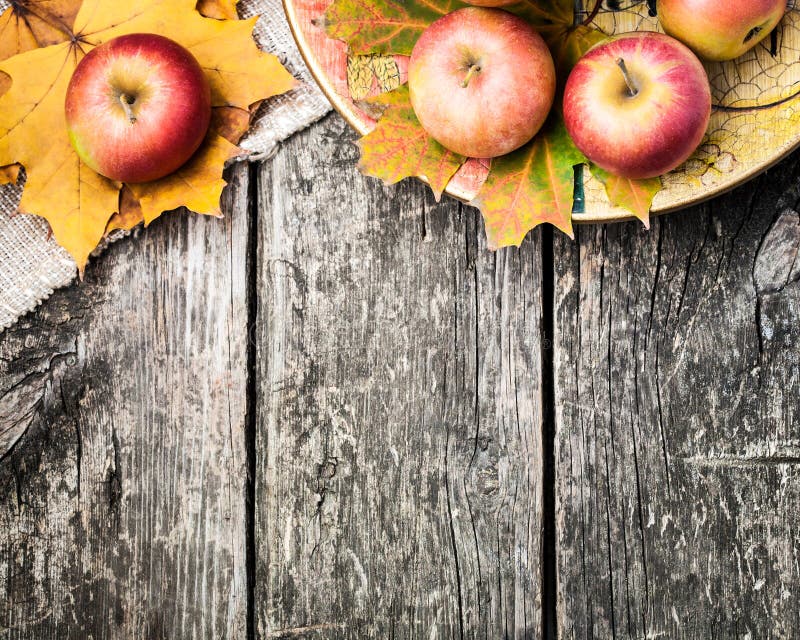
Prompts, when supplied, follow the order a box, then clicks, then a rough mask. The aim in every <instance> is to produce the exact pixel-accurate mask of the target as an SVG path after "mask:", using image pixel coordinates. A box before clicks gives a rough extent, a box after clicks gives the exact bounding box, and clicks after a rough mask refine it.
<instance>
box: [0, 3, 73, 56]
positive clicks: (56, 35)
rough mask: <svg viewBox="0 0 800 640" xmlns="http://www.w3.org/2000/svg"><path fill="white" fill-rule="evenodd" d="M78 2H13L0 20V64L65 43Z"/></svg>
mask: <svg viewBox="0 0 800 640" xmlns="http://www.w3.org/2000/svg"><path fill="white" fill-rule="evenodd" d="M80 6H81V0H15V2H13V3H12V5H11V6H10V7H8V9H6V10H5V11H4V12H3V15H1V16H0V60H5V59H6V58H10V57H11V56H14V55H17V54H18V53H23V52H24V51H31V50H32V49H38V48H39V47H46V46H48V45H51V44H57V43H59V42H66V41H68V40H69V39H70V37H71V34H72V25H73V23H74V21H75V16H76V15H77V13H78V9H79V7H80Z"/></svg>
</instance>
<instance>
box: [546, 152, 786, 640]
mask: <svg viewBox="0 0 800 640" xmlns="http://www.w3.org/2000/svg"><path fill="white" fill-rule="evenodd" d="M798 196H799V194H798V164H797V160H796V159H792V160H791V161H789V162H786V163H784V164H782V165H781V166H780V167H779V168H777V169H774V170H772V171H770V172H769V173H768V174H767V175H765V176H762V177H761V178H759V179H757V180H755V181H754V182H752V183H750V184H748V185H746V186H744V187H742V188H740V189H738V190H737V191H735V192H733V193H731V194H729V195H726V196H724V197H722V198H719V199H717V200H715V201H713V202H711V203H709V204H707V205H705V206H702V207H698V208H694V209H692V210H690V211H688V212H685V213H682V214H676V215H670V216H667V217H664V218H662V219H658V220H655V221H654V222H653V228H652V230H651V231H650V232H649V233H648V232H646V231H643V230H642V229H641V228H640V227H639V226H637V225H635V224H625V225H614V226H607V227H601V226H596V227H587V228H581V229H579V231H578V234H577V242H576V243H571V242H569V241H568V240H565V239H559V240H558V241H557V243H556V248H555V253H556V255H557V256H558V260H556V262H555V269H556V277H555V294H554V298H555V311H554V314H555V316H554V326H555V335H556V339H555V352H554V365H555V371H554V377H555V392H556V393H555V400H556V402H555V410H556V427H557V433H556V447H555V469H556V501H557V503H556V521H557V550H558V556H557V560H558V618H559V631H560V633H559V637H560V638H564V639H568V638H580V639H584V638H612V637H620V638H622V637H624V638H670V639H671V638H693V639H698V640H699V639H703V640H707V639H711V638H726V639H727V638H731V639H732V638H742V639H745V638H747V639H750V640H756V639H758V640H761V639H771V638H786V639H789V638H798V637H800V606H798V598H800V564H799V563H800V518H799V516H798V514H799V513H800V483H799V482H798V480H799V479H800V466H798V463H800V412H799V411H798V409H800V354H799V352H798V338H800V324H798V320H799V319H800V284H798V278H799V277H800V264H796V262H797V260H796V259H797V255H798V248H799V247H800V218H799V217H798V213H797V210H798Z"/></svg>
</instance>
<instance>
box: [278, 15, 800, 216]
mask: <svg viewBox="0 0 800 640" xmlns="http://www.w3.org/2000/svg"><path fill="white" fill-rule="evenodd" d="M407 1H409V2H413V1H416V0H407ZM283 2H284V8H285V10H286V16H287V18H288V20H289V25H290V26H291V28H292V33H293V34H294V37H295V40H296V41H297V45H298V47H299V49H300V52H301V53H302V55H303V58H304V59H305V61H306V64H307V65H308V67H309V69H310V71H311V73H312V75H313V76H314V78H315V79H316V81H317V82H318V83H319V86H320V87H321V88H322V90H323V92H324V93H325V95H326V96H327V97H328V99H329V100H330V101H331V103H332V104H333V106H334V107H335V108H336V110H337V111H338V112H339V113H341V114H342V116H344V118H345V119H346V120H347V121H348V122H349V123H350V125H351V126H352V127H354V128H355V129H356V130H357V131H358V132H359V133H360V134H362V135H363V134H365V133H367V132H368V131H370V130H371V129H372V127H373V126H374V125H375V121H374V120H373V119H372V118H370V116H369V115H367V114H366V113H365V112H364V111H363V110H361V109H360V108H359V107H358V106H357V103H358V101H359V100H362V99H364V98H367V97H369V96H372V95H376V94H378V93H381V92H383V91H389V90H391V89H393V88H395V87H397V86H399V85H400V84H401V83H402V82H405V80H406V68H407V62H408V59H407V58H405V57H403V56H394V57H387V56H381V55H368V56H349V55H348V52H347V45H346V44H345V43H343V42H340V41H338V40H333V39H331V38H328V37H327V35H326V33H325V29H324V14H325V10H326V9H327V8H328V6H329V5H330V4H331V0H283ZM796 3H800V0H790V1H789V10H788V12H787V14H786V16H785V18H784V20H783V22H782V23H781V26H780V27H779V28H778V29H777V30H776V31H775V32H774V33H773V34H771V36H770V37H767V38H766V39H765V40H764V41H763V42H762V43H760V44H759V45H757V46H756V47H755V48H754V49H752V50H751V51H750V52H748V53H747V54H745V55H744V56H742V57H741V58H739V59H737V60H735V61H732V62H726V63H710V64H707V65H706V70H707V71H708V75H709V79H710V81H711V89H712V95H713V103H714V109H713V112H712V115H711V123H710V125H709V129H708V133H707V135H706V138H705V139H704V141H703V143H702V144H701V146H700V147H699V148H698V150H697V151H696V152H695V154H694V155H693V156H692V158H690V159H689V161H688V162H686V163H685V164H684V165H683V166H681V167H679V168H678V169H676V170H675V171H672V172H671V173H669V174H667V175H666V176H664V177H663V185H664V188H663V189H662V190H661V191H660V192H659V193H658V194H657V195H656V198H655V200H654V201H653V208H652V213H653V214H660V213H666V212H669V211H674V210H676V209H681V208H683V207H687V206H689V205H692V204H696V203H698V202H701V201H703V200H707V199H709V198H712V197H714V196H716V195H719V194H720V193H723V192H725V191H728V190H730V189H732V188H734V187H736V186H737V185H739V184H741V183H742V182H744V181H746V180H748V179H750V178H752V177H753V176H755V175H757V174H759V173H761V172H762V171H764V170H766V169H768V168H769V167H770V166H772V165H773V164H775V163H776V162H778V161H779V160H781V159H782V158H784V157H786V156H787V155H788V154H790V153H791V152H792V151H793V150H794V149H795V148H797V147H798V146H800V98H799V97H798V96H800V9H798V8H796V6H795V5H796ZM594 4H595V0H584V5H589V6H590V7H594ZM610 4H614V5H615V6H616V5H622V8H618V9H610V8H606V3H605V2H604V6H603V8H602V9H601V10H600V11H599V12H598V13H597V15H596V17H595V18H594V20H593V24H594V25H595V26H597V27H598V28H600V29H602V30H603V31H604V32H605V33H608V34H612V33H623V32H627V31H634V30H643V31H657V30H659V25H658V20H657V18H655V17H653V16H651V15H650V12H649V7H648V4H649V3H648V2H647V1H646V0H630V1H628V2H623V3H618V2H617V3H610ZM584 12H585V13H586V14H587V15H588V11H587V10H586V9H584ZM488 169H489V162H488V161H486V160H476V159H471V160H468V161H467V162H466V163H465V164H464V166H463V167H462V168H461V169H460V170H459V172H458V173H457V174H456V175H455V176H454V178H453V180H452V181H451V182H450V185H449V186H448V188H447V191H446V193H448V194H450V195H451V196H454V197H456V198H459V199H461V200H464V201H470V200H472V199H473V198H474V196H475V195H476V193H477V192H478V190H479V189H480V186H481V184H483V181H484V180H485V179H486V175H487V173H488ZM584 193H585V211H584V212H582V213H575V214H573V221H574V222H613V221H621V220H628V219H630V217H631V216H630V213H629V212H628V211H626V210H624V209H620V208H616V207H613V206H612V205H611V204H610V203H609V202H608V199H607V198H606V196H605V191H604V189H603V186H602V185H601V184H600V183H599V182H598V181H597V180H595V179H594V178H593V177H592V176H591V174H590V173H589V171H584Z"/></svg>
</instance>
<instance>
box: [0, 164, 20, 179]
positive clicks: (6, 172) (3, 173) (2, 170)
mask: <svg viewBox="0 0 800 640" xmlns="http://www.w3.org/2000/svg"><path fill="white" fill-rule="evenodd" d="M19 170H20V165H18V164H9V165H6V166H5V167H0V184H17V179H18V178H19Z"/></svg>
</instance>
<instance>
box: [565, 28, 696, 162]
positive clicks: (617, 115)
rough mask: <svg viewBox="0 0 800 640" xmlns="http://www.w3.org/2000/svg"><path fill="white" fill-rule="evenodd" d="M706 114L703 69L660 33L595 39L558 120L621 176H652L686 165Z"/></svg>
mask: <svg viewBox="0 0 800 640" xmlns="http://www.w3.org/2000/svg"><path fill="white" fill-rule="evenodd" d="M710 114H711V90H710V88H709V85H708V77H707V76H706V72H705V70H704V69H703V65H702V64H701V63H700V61H699V60H698V59H697V57H696V56H695V55H694V54H693V53H692V52H691V51H690V50H689V49H688V48H687V47H686V46H685V45H683V44H681V43H680V42H678V41H677V40H675V39H674V38H670V37H669V36H665V35H663V34H660V33H653V32H637V33H629V34H623V35H620V36H616V37H614V38H610V39H609V40H606V41H605V42H601V43H600V44H598V45H596V46H595V47H594V48H592V49H590V50H589V52H588V53H587V54H586V55H585V56H584V57H583V58H581V59H580V61H579V62H578V64H577V65H576V66H575V68H574V69H573V70H572V73H571V74H570V76H569V78H568V80H567V85H566V88H565V90H564V121H565V122H566V125H567V131H568V132H569V134H570V136H571V137H572V140H573V141H574V142H575V145H576V146H577V147H578V149H580V150H581V151H582V152H583V153H584V155H586V157H587V158H589V160H591V161H592V162H594V163H595V164H596V165H598V166H599V167H601V168H602V169H605V170H606V171H610V172H611V173H614V174H616V175H620V176H623V177H626V178H653V177H655V176H659V175H661V174H663V173H667V172H668V171H671V170H672V169H674V168H675V167H677V166H679V165H680V164H682V163H683V162H685V161H686V160H687V159H688V158H689V156H690V155H691V154H692V152H693V151H694V150H695V149H696V148H697V146H698V145H699V144H700V141H701V140H702V139H703V135H704V134H705V131H706V128H707V127H708V119H709V116H710Z"/></svg>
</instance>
